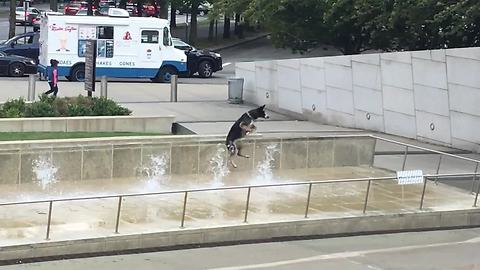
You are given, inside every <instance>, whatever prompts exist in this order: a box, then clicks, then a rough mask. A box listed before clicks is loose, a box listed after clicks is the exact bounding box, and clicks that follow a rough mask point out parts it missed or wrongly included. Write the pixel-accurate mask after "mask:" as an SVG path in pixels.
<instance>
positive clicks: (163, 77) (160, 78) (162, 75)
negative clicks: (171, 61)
mask: <svg viewBox="0 0 480 270" xmlns="http://www.w3.org/2000/svg"><path fill="white" fill-rule="evenodd" d="M175 74H177V71H176V70H175V69H174V68H173V67H170V66H166V67H162V68H161V69H160V70H159V71H158V73H157V76H156V77H155V78H153V79H152V81H153V82H161V83H164V82H167V83H168V82H170V80H171V79H172V75H175Z"/></svg>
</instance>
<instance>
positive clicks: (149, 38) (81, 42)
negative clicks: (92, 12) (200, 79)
mask: <svg viewBox="0 0 480 270" xmlns="http://www.w3.org/2000/svg"><path fill="white" fill-rule="evenodd" d="M87 40H96V44H97V59H96V76H97V77H98V76H107V77H117V78H149V79H151V80H152V81H155V82H168V81H170V77H171V75H173V74H178V73H183V72H186V71H187V57H186V55H185V53H184V52H183V51H181V50H178V49H176V48H174V47H173V44H172V38H171V35H170V29H169V24H168V20H164V19H159V18H152V17H148V18H146V17H129V16H128V12H127V11H125V10H122V9H113V8H112V9H110V10H109V16H91V17H88V18H86V17H85V16H48V17H45V18H43V19H42V22H41V25H40V39H39V42H40V56H39V72H40V73H42V74H44V75H45V74H47V68H48V63H49V62H50V59H56V60H58V62H59V64H58V72H59V76H65V77H66V78H67V79H68V80H70V81H83V80H84V79H85V54H86V43H87Z"/></svg>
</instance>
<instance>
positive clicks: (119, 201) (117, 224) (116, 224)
mask: <svg viewBox="0 0 480 270" xmlns="http://www.w3.org/2000/svg"><path fill="white" fill-rule="evenodd" d="M122 198H123V196H118V208H117V220H116V221H115V233H118V226H119V225H120V209H121V208H122Z"/></svg>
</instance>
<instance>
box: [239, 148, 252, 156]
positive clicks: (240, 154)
mask: <svg viewBox="0 0 480 270" xmlns="http://www.w3.org/2000/svg"><path fill="white" fill-rule="evenodd" d="M240 150H241V149H240V148H238V151H237V155H238V156H239V157H243V158H250V156H249V155H243V154H242V153H240Z"/></svg>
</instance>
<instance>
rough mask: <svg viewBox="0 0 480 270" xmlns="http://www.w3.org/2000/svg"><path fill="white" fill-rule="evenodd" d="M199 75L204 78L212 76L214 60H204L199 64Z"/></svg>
mask: <svg viewBox="0 0 480 270" xmlns="http://www.w3.org/2000/svg"><path fill="white" fill-rule="evenodd" d="M198 75H200V77H202V78H210V77H212V75H213V66H212V62H211V61H208V60H204V61H202V62H200V64H198Z"/></svg>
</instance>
